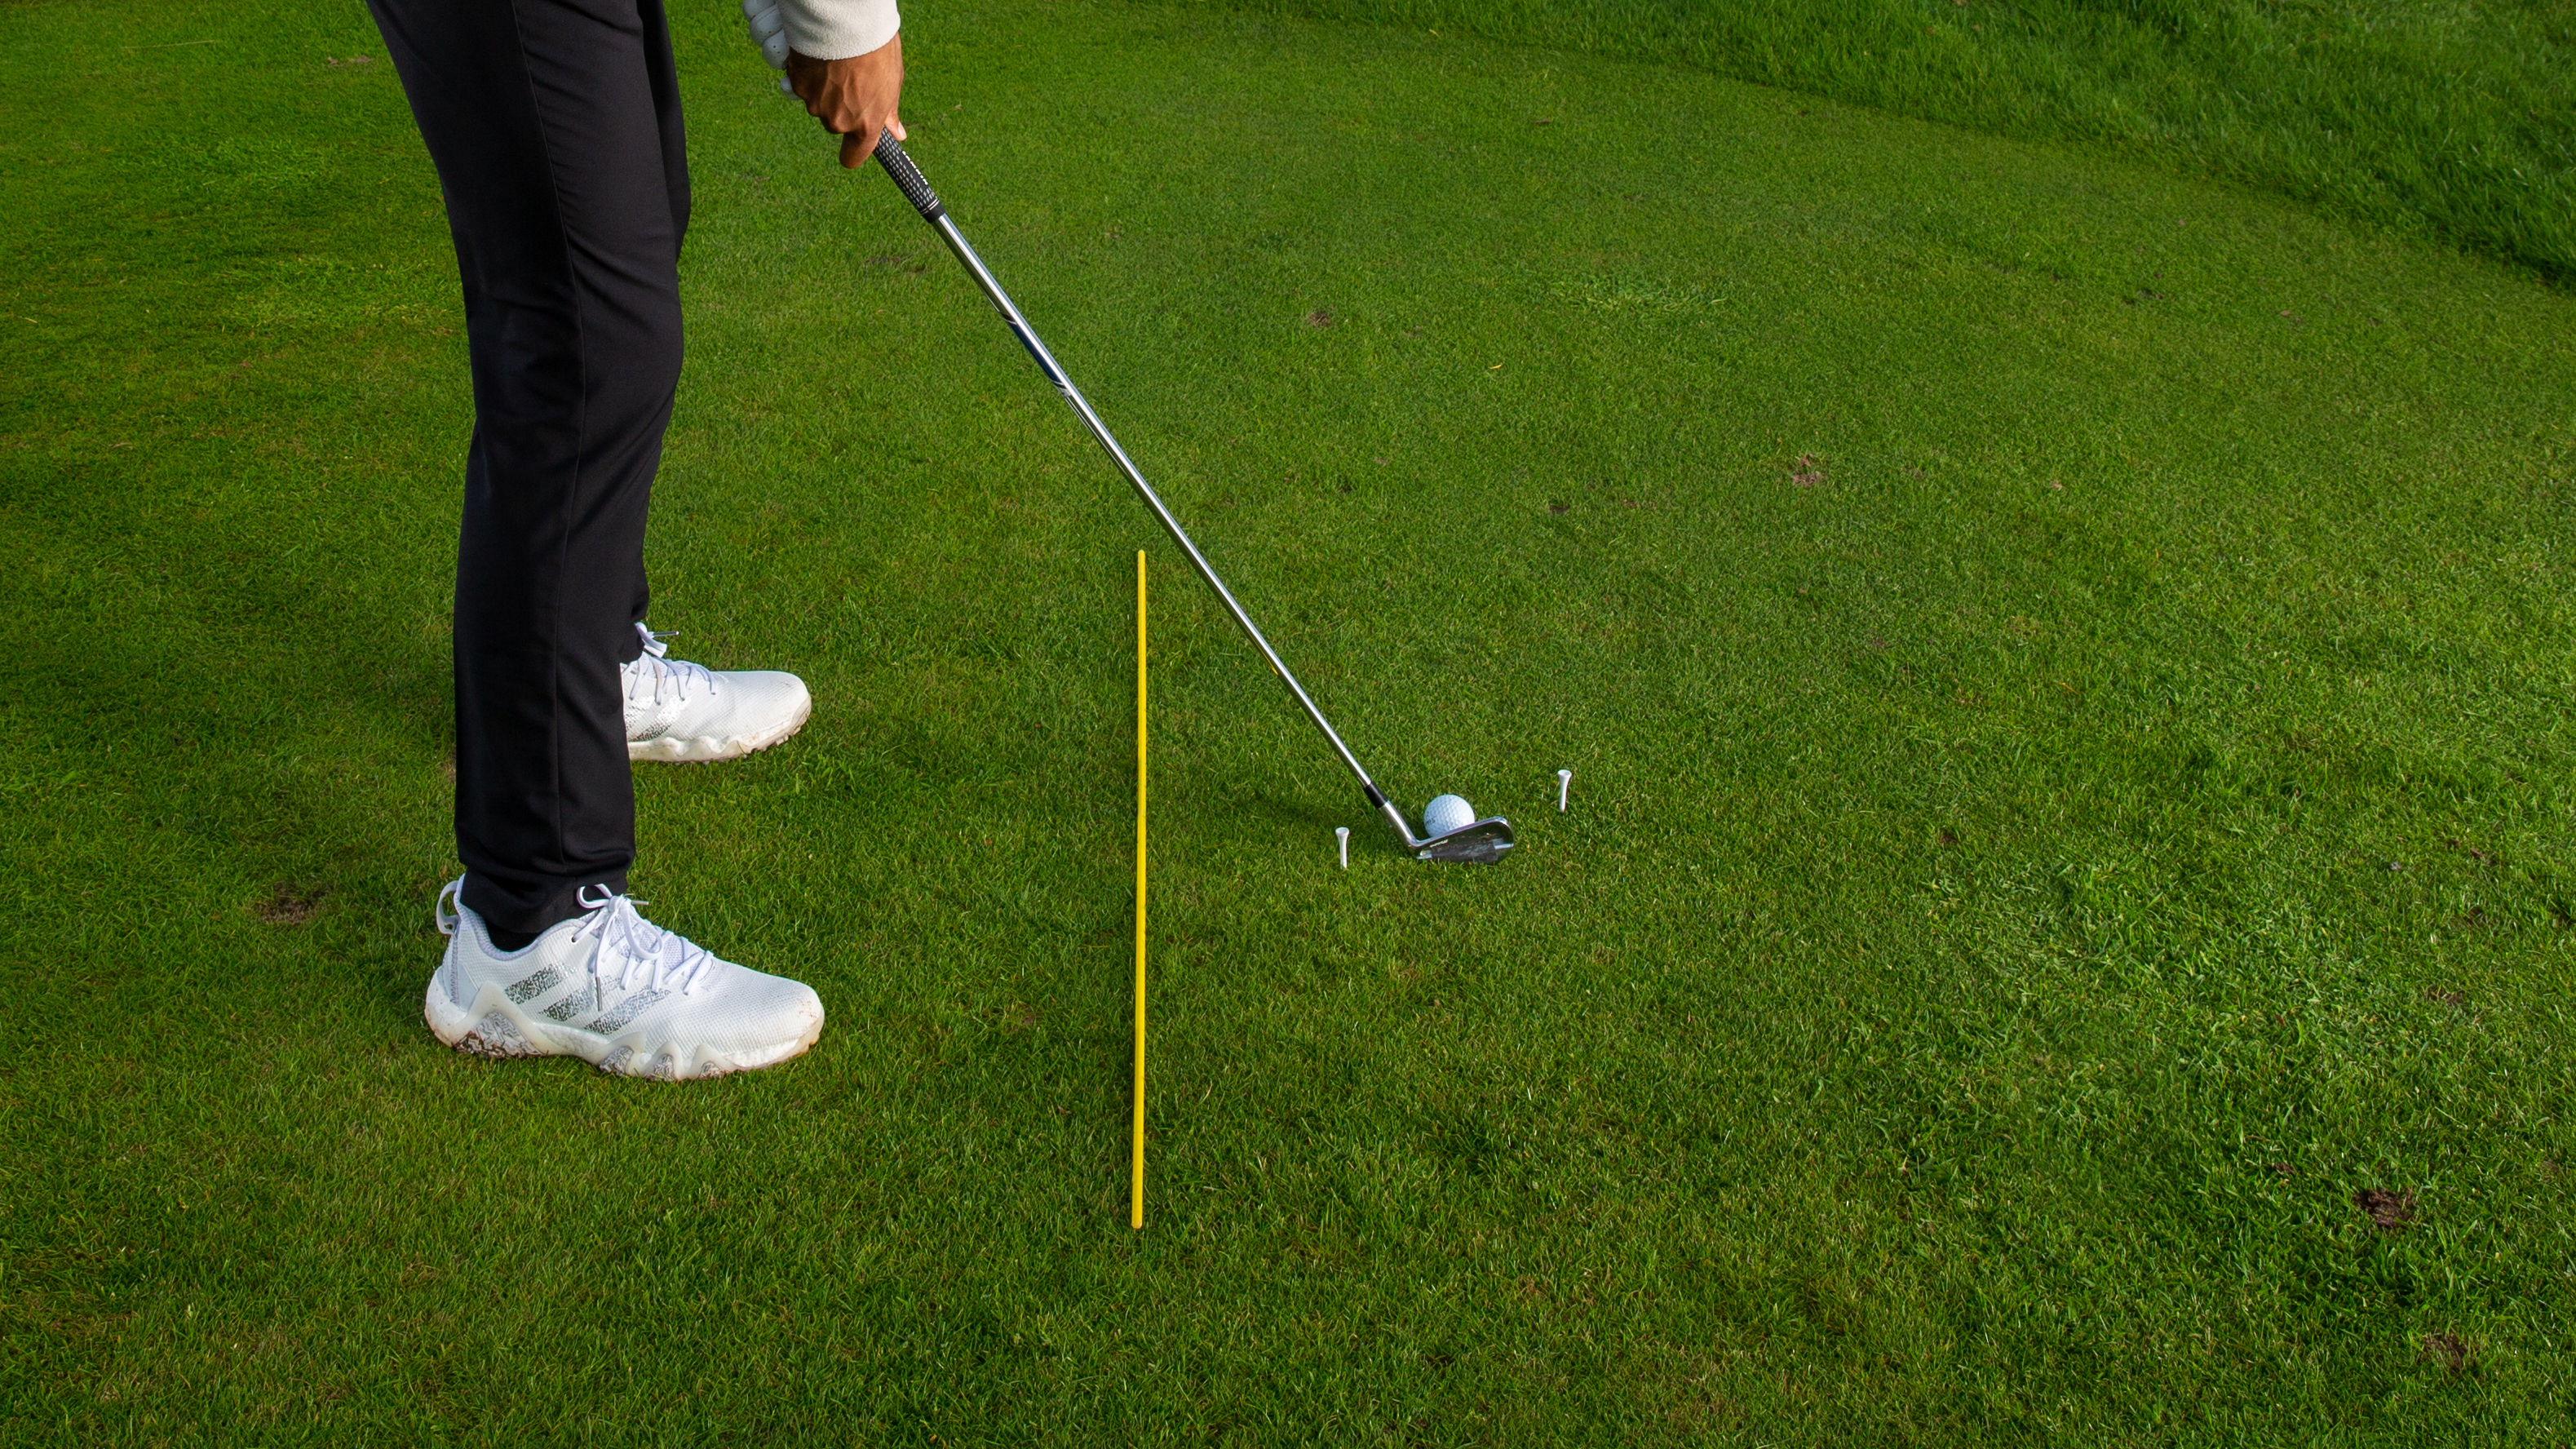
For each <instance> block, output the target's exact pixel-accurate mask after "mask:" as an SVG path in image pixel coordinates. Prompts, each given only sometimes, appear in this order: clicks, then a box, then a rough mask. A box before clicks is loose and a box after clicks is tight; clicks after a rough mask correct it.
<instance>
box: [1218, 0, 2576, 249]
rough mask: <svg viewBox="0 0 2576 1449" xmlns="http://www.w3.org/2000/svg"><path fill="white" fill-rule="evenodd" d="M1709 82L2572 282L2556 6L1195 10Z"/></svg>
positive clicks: (2135, 2)
mask: <svg viewBox="0 0 2576 1449" xmlns="http://www.w3.org/2000/svg"><path fill="white" fill-rule="evenodd" d="M1201 3H1209V4H1215V5H1221V6H1228V7H1232V8H1236V9H1244V10H1251V11H1256V12H1262V13H1269V14H1289V15H1303V16H1310V17H1322V18H1330V19H1340V20H1359V21H1367V22H1373V23H1377V24H1384V25H1398V26H1405V27H1408V28H1412V29H1416V30H1420V29H1424V28H1429V29H1431V30H1434V31H1438V32H1441V33H1443V34H1449V35H1461V34H1474V35H1479V36H1483V37H1485V38H1487V39H1493V40H1502V41H1507V42H1516V43H1520V44H1528V45H1546V46H1556V47H1568V48H1574V49H1581V50H1588V51H1594V52H1599V53H1603V54H1611V55H1619V56H1624V57H1627V58H1630V59H1640V60H1660V61H1667V62H1676V63H1681V64H1687V65H1694V66H1700V67H1704V68H1707V69H1710V70H1714V71H1717V72H1718V73H1720V74H1723V75H1731V76H1735V77H1738V78H1739V79H1744V80H1751V81H1758V82H1761V83H1764V84H1766V85H1780V86H1787V87H1790V88H1792V89H1795V90H1801V91H1806V92H1809V93H1812V94H1816V95H1823V96H1831V97H1833V98H1835V99H1838V100H1844V101H1850V102H1854V103H1857V104H1860V105H1867V106H1875V107H1879V108H1882V109H1886V110H1892V111H1896V112H1898V113H1900V114H1904V115H1911V116H1921V117H1926V118H1929V119H1932V120H1938V121H1947V122H1950V123H1952V124H1956V125H1964V126H1971V127H1975V128H1978V129H1980V130H1989V131H1995V132H1999V133H2002V134H2006V135H2014V136H2020V137H2023V138H2025V139H2046V140H2063V139H2074V140H2080V141H2086V142H2092V143H2096V144H2102V145H2107V146H2109V147H2111V148H2113V149H2115V150H2119V151H2126V152H2130V153H2134V154H2137V155H2140V156H2147V157H2153V158H2156V159H2158V160H2160V161H2163V162H2165V163H2167V164H2178V165H2180V166H2181V167H2183V168H2185V169H2187V170H2189V171H2191V172H2194V173H2197V174H2207V175H2216V176H2224V177H2229V178H2233V179H2236V180H2239V181H2244V182H2250V183H2252V184H2254V185H2256V186H2259V187H2263V188H2266V189H2271V190H2277V191H2280V192H2283V193H2285V194H2288V195H2291V196H2296V197H2300V198H2302V199H2305V200H2308V201H2312V202H2317V203H2321V204H2323V205H2325V206H2327V207H2329V208H2331V209H2333V210H2335V211H2337V212H2339V213H2342V214H2346V215H2351V216H2358V217H2364V218H2368V219H2371V220H2374V221H2378V222H2380V223H2382V224H2393V225H2398V226H2405V227H2430V228H2431V229H2433V230H2435V231H2438V232H2440V233H2443V234H2446V235H2448V236H2450V237H2453V238H2455V239H2458V240H2461V241H2465V242H2468V243H2470V244H2471V245H2473V246H2476V247H2480V248H2483V249H2487V250H2490V251H2493V252H2495V253H2497V254H2499V255H2502V256H2507V257H2513V258H2517V259H2520V260H2522V261H2524V262H2527V263H2529V264H2531V265H2533V266H2536V267H2539V268H2541V269H2542V270H2543V271H2545V272H2548V273H2550V274H2552V275H2555V276H2557V277H2558V278H2560V279H2562V280H2564V279H2567V278H2570V277H2576V9H2571V8H2570V7H2569V6H2568V5H2566V4H2565V3H2563V0H2495V3H2483V4H2464V3H2460V0H1793V3H1785V4H1783V3H1772V4H1761V5H1728V4H1716V3H1710V0H1201Z"/></svg>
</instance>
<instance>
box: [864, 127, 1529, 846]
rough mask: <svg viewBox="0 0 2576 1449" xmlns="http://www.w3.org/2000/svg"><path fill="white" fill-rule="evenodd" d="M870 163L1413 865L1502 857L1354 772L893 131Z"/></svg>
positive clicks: (1503, 833) (1489, 819) (1500, 837)
mask: <svg viewBox="0 0 2576 1449" xmlns="http://www.w3.org/2000/svg"><path fill="white" fill-rule="evenodd" d="M876 158H877V163H878V164H879V165H881V166H883V167H885V172H886V175H888V176H891V177H893V178H894V184H895V185H896V186H898V187H900V188H902V190H903V195H904V199H905V200H906V201H909V202H911V203H912V208H913V210H915V211H918V212H920V213H921V219H922V220H923V221H926V222H929V223H930V225H931V227H932V228H933V229H934V230H936V231H937V232H938V233H939V239H940V240H941V241H944V242H946V243H947V244H948V249H949V250H950V251H952V252H954V253H956V254H957V260H958V261H959V262H960V263H962V264H963V265H964V266H965V268H966V271H967V274H968V275H969V276H972V277H973V278H974V279H975V285H976V286H978V287H981V288H983V289H984V295H985V296H986V297H987V298H989V299H991V301H992V303H993V310H994V311H996V312H999V313H1001V314H1002V320H1003V321H1004V322H1007V323H1009V324H1010V327H1011V332H1012V333H1013V335H1015V336H1017V337H1018V338H1019V339H1020V346H1022V347H1024V348H1026V349H1028V354H1029V356H1030V358H1031V359H1032V360H1034V361H1035V362H1036V363H1037V365H1038V371H1040V372H1043V373H1045V374H1046V380H1047V381H1048V382H1050V383H1053V384H1054V385H1055V390H1056V391H1057V392H1059V393H1062V394H1063V395H1064V400H1065V403H1066V404H1067V405H1068V406H1070V407H1071V408H1072V409H1073V411H1074V413H1075V414H1076V415H1077V416H1079V417H1080V418H1081V419H1082V423H1083V426H1085V427H1087V428H1089V429H1091V436H1092V437H1093V438H1095V439H1098V440H1099V443H1100V448H1101V451H1103V452H1105V453H1107V454H1108V455H1109V461H1111V462H1113V463H1115V464H1117V465H1118V471H1119V472H1121V473H1124V474H1126V475H1127V481H1128V482H1129V483H1130V484H1132V485H1134V486H1135V489H1136V496H1137V497H1139V498H1142V499H1144V500H1145V506H1146V507H1147V508H1150V509H1152V510H1153V512H1154V517H1155V518H1156V520H1158V521H1159V522H1161V524H1162V525H1163V531H1164V532H1165V533H1168V534H1170V535H1171V536H1172V542H1174V543H1176V544H1179V545H1180V548H1181V552H1182V553H1183V554H1185V555H1187V556H1188V558H1189V561H1190V566H1191V567H1192V568H1195V569H1197V570H1198V571H1199V577H1200V578H1203V579H1205V580H1207V584H1208V587H1209V588H1211V589H1214V590H1216V596H1217V598H1218V599H1219V600H1220V601H1222V602H1223V603H1224V605H1225V609H1226V612H1227V613H1229V614H1232V615H1233V616H1234V622H1236V623H1237V624H1240V625H1242V626H1243V632H1244V633H1245V634H1247V635H1249V636H1251V639H1252V644H1253V647H1254V648H1256V649H1259V650H1260V651H1261V657H1262V658H1264V659H1267V660H1269V661H1270V668H1271V670H1272V672H1274V673H1276V674H1277V675H1278V676H1279V680H1280V682H1281V683H1282V684H1285V685H1287V686H1288V692H1289V693H1290V694H1293V695H1295V696H1297V704H1298V706H1299V707H1300V708H1302V709H1304V710H1305V711H1306V718H1308V719H1310V720H1313V721H1314V722H1315V728H1317V729H1319V730H1322V731H1323V732H1324V738H1325V739H1327V740H1329V741H1331V742H1332V746H1333V753H1334V754H1337V755H1339V756H1341V757H1342V763H1343V764H1345V765H1348V766H1349V767H1350V771H1351V773H1352V774H1353V775H1356V776H1358V777H1359V782H1360V789H1361V790H1362V791H1363V792H1365V793H1366V794H1367V796H1368V802H1369V805H1370V806H1371V807H1372V808H1374V809H1375V810H1376V811H1377V812H1378V813H1379V814H1381V815H1383V816H1385V817H1386V822H1387V824H1389V825H1392V826H1394V827H1395V834H1396V838H1397V839H1399V840H1402V841H1403V842H1404V848H1405V849H1407V850H1410V851H1412V852H1413V854H1414V858H1415V859H1417V860H1449V861H1492V860H1499V859H1501V858H1502V855H1503V852H1505V851H1507V850H1509V849H1511V848H1512V823H1511V822H1510V821H1508V820H1506V819H1504V818H1503V817H1501V816H1499V815H1489V816H1486V817H1485V818H1484V819H1482V820H1477V821H1474V822H1472V823H1470V824H1467V825H1462V826H1460V827H1458V828H1457V829H1455V830H1450V831H1445V832H1442V833H1440V834H1437V835H1433V836H1429V837H1427V838H1426V837H1423V836H1417V835H1415V834H1414V833H1413V826H1412V824H1411V823H1410V822H1409V821H1407V820H1406V819H1405V818H1404V812H1403V811H1401V810H1399V809H1397V808H1396V807H1395V804H1394V802H1392V801H1390V800H1388V799H1387V798H1386V792H1385V791H1383V790H1380V789H1379V788H1378V787H1377V782H1376V781H1375V780H1372V779H1370V778H1369V772H1368V771H1367V770H1365V769H1362V768H1361V767H1360V762H1359V757H1358V756H1356V755H1354V754H1352V753H1351V748H1350V746H1348V745H1346V744H1343V743H1342V737H1341V736H1340V735H1338V734H1336V733H1334V731H1333V725H1332V722H1331V721H1330V720H1327V719H1325V718H1324V712H1323V711H1322V710H1320V709H1317V708H1316V707H1315V701H1314V700H1312V699H1310V698H1308V697H1307V694H1306V689H1305V686H1303V685H1301V684H1299V683H1298V682H1297V676H1295V675H1293V674H1291V673H1289V672H1288V666H1287V665H1285V664H1283V663H1281V662H1280V661H1279V653H1278V651H1277V650H1275V649H1272V648H1271V647H1270V641H1269V640H1267V639H1264V638H1262V637H1261V630H1260V629H1258V628H1256V627H1255V626H1254V625H1253V622H1252V616H1251V615H1249V614H1247V613H1245V612H1244V611H1243V606H1242V605H1241V604H1238V603H1236V602H1235V601H1234V594H1233V591H1231V590H1229V589H1228V588H1226V586H1225V580H1223V579H1220V578H1218V577H1217V576H1216V570H1215V569H1213V568H1211V567H1209V566H1208V561H1207V559H1206V558H1204V557H1203V556H1201V555H1200V553H1199V550H1198V545H1197V544H1194V543H1192V542H1190V536H1189V535H1188V534H1187V533H1185V532H1183V531H1182V530H1181V524H1180V520H1179V519H1176V518H1174V517H1173V516H1172V510H1170V509H1169V508H1166V507H1164V506H1163V500H1162V498H1161V497H1160V496H1158V495H1157V494H1156V493H1155V492H1154V489H1153V485H1151V484H1149V483H1147V482H1146V481H1145V475H1144V474H1142V473H1140V472H1138V471H1136V465H1135V464H1134V463H1132V462H1130V461H1128V458H1127V450H1126V449H1124V448H1121V447H1119V446H1118V440H1117V439H1116V438H1113V437H1111V436H1110V435H1109V426H1108V424H1106V423H1103V422H1102V421H1100V415H1099V414H1098V413H1095V412H1093V411H1092V410H1091V404H1090V403H1089V402H1087V401H1085V400H1084V399H1083V396H1082V392H1081V390H1080V389H1078V388H1076V387H1075V386H1074V385H1073V379H1072V378H1070V377H1067V376H1065V372H1064V369H1063V368H1061V367H1059V366H1057V365H1056V360H1055V357H1054V355H1053V354H1052V353H1050V352H1048V351H1047V348H1046V344H1045V343H1043V342H1040V341H1039V340H1038V334H1037V331H1036V329H1034V328H1032V327H1030V326H1029V323H1028V319H1027V318H1025V317H1022V316H1021V315H1020V309H1019V308H1018V307H1016V306H1014V305H1012V303H1011V298H1010V294H1008V293H1006V292H1004V291H1003V290H1002V284H1001V283H1000V282H997V281H995V280H993V274H992V273H991V272H990V271H988V270H986V268H985V266H984V259H983V258H981V257H979V256H977V255H975V249H974V248H973V247H971V246H968V245H967V244H966V238H965V236H964V235H963V234H962V233H960V232H959V231H958V230H957V224H956V223H955V222H953V221H950V220H949V219H948V210H947V208H946V207H943V206H941V205H940V204H939V198H938V196H936V195H935V194H933V193H932V191H931V189H930V183H929V182H927V181H924V180H922V179H921V169H920V168H919V167H917V166H915V165H913V164H912V158H911V157H910V156H907V155H905V154H904V150H903V144H902V143H901V142H899V141H897V140H896V139H895V138H894V133H893V132H892V131H884V132H880V133H879V134H878V136H877V147H876Z"/></svg>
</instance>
